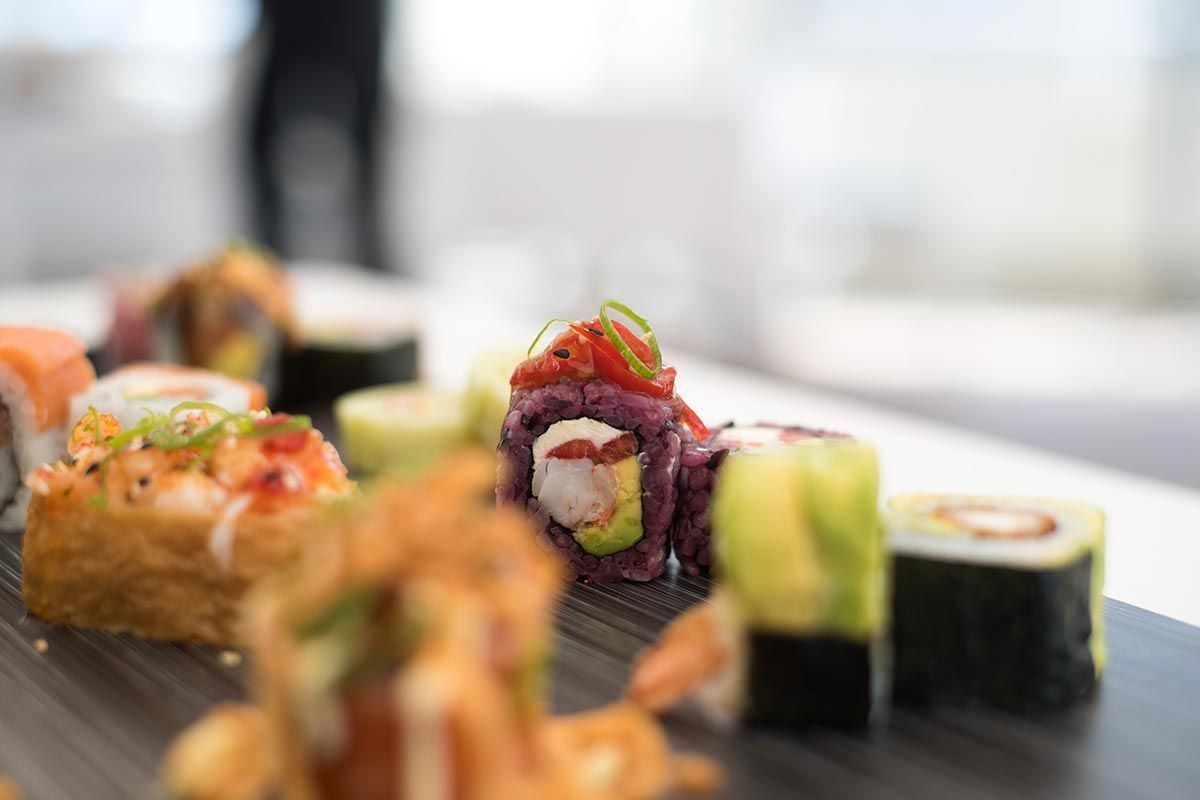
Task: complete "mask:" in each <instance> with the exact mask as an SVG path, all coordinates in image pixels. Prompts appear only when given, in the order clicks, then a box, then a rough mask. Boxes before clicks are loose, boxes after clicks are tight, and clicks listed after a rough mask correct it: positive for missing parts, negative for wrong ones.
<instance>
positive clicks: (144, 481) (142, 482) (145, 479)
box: [138, 475, 150, 489]
mask: <svg viewBox="0 0 1200 800" xmlns="http://www.w3.org/2000/svg"><path fill="white" fill-rule="evenodd" d="M149 485H150V477H149V476H148V475H144V476H142V477H140V478H138V486H141V487H142V488H143V489H144V488H146V487H147V486H149Z"/></svg>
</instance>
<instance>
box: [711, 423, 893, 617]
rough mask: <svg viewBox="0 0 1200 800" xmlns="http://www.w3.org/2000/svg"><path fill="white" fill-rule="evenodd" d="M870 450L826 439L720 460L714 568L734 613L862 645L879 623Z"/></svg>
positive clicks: (881, 584)
mask: <svg viewBox="0 0 1200 800" xmlns="http://www.w3.org/2000/svg"><path fill="white" fill-rule="evenodd" d="M877 497H878V470H877V467H876V461H875V453H874V451H873V450H872V449H871V448H869V447H866V446H864V445H862V444H858V443H856V442H842V441H833V440H822V441H818V442H814V444H812V445H811V446H805V447H797V448H793V449H789V450H785V451H778V452H772V453H747V454H736V455H733V456H731V457H730V458H729V460H728V461H726V462H725V465H724V466H723V467H722V469H721V475H720V478H719V479H718V481H717V488H716V494H715V496H714V498H713V508H712V525H713V538H714V541H715V545H716V549H717V568H718V571H719V573H720V574H721V576H722V577H723V578H724V579H725V581H726V582H727V583H728V584H729V587H730V589H731V590H732V593H733V596H734V598H735V601H736V603H737V605H738V609H739V612H740V615H741V616H742V617H743V618H744V619H745V620H746V621H747V623H749V624H750V625H751V626H752V627H755V628H760V629H766V630H773V631H778V632H781V633H794V634H798V633H810V632H820V633H836V634H839V635H843V636H849V637H853V638H856V639H867V638H869V637H870V636H872V635H874V634H875V633H877V632H878V631H879V630H880V629H881V628H882V625H883V621H884V593H885V588H886V587H885V570H886V560H885V554H884V543H883V535H882V526H881V525H880V521H879V513H878V507H877V504H878V499H877Z"/></svg>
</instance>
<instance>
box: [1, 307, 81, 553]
mask: <svg viewBox="0 0 1200 800" xmlns="http://www.w3.org/2000/svg"><path fill="white" fill-rule="evenodd" d="M86 349H87V348H86V347H85V346H84V344H83V342H81V341H79V340H78V339H76V338H75V337H73V336H70V335H69V334H66V333H61V332H59V331H52V330H43V329H40V328H17V327H8V326H0V530H6V529H19V528H20V527H21V526H22V525H23V524H24V523H25V508H26V505H27V504H28V502H29V493H28V491H27V490H26V489H24V487H23V486H22V481H23V479H24V478H25V477H26V476H28V475H29V474H30V473H32V472H33V471H34V470H35V469H37V468H38V467H39V466H41V465H42V464H44V463H46V462H49V461H55V460H57V459H58V458H59V457H60V456H62V455H63V454H64V453H65V448H66V443H67V434H68V433H69V430H68V428H67V426H68V425H69V423H70V417H69V416H68V414H69V409H70V401H71V396H72V395H74V394H76V393H78V392H82V391H84V390H86V389H87V388H88V387H89V386H91V385H92V381H94V380H95V379H96V373H95V372H94V371H93V369H92V365H91V362H89V361H88V360H87V356H86V354H85V353H86Z"/></svg>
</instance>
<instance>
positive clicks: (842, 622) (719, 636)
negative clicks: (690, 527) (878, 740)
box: [630, 439, 887, 726]
mask: <svg viewBox="0 0 1200 800" xmlns="http://www.w3.org/2000/svg"><path fill="white" fill-rule="evenodd" d="M877 487H878V468H877V465H876V458H875V452H874V450H872V449H871V448H870V447H868V446H866V445H863V444H860V443H857V442H853V441H849V440H838V439H828V440H823V439H810V440H809V441H808V443H807V444H805V445H804V446H800V447H795V448H788V449H782V450H774V451H769V452H760V453H750V452H741V453H734V454H732V455H730V456H729V458H728V460H727V461H726V463H725V465H724V466H723V467H722V473H721V480H720V482H719V484H718V486H717V491H716V496H715V498H714V500H713V510H712V524H713V530H714V533H715V536H716V537H717V538H716V542H717V570H718V574H719V575H720V576H721V578H722V579H723V581H724V586H723V587H722V588H721V589H720V590H718V591H717V592H716V593H715V594H714V597H713V598H712V599H711V600H710V601H708V602H707V603H705V604H702V605H700V606H699V607H697V608H694V609H693V610H692V611H690V612H688V613H687V614H685V615H684V616H683V617H681V618H680V619H679V620H677V621H676V622H675V623H672V626H670V627H669V628H668V630H667V632H666V634H665V635H664V637H663V639H662V640H661V642H660V643H659V644H658V645H656V646H655V647H653V648H651V649H650V650H649V651H647V652H646V653H645V654H643V656H642V657H641V658H640V659H639V661H638V663H637V664H636V665H635V668H634V672H633V677H632V681H631V684H630V696H631V697H632V699H634V700H635V701H637V702H639V703H641V704H643V705H645V706H646V707H648V708H651V709H654V710H663V709H666V708H669V707H671V706H673V705H675V704H676V703H678V702H680V701H681V700H683V699H685V698H688V697H696V698H697V699H699V700H700V701H701V703H702V705H703V706H704V708H705V709H706V710H708V711H710V712H711V713H713V714H714V715H715V716H717V717H718V718H721V719H732V720H736V721H744V722H748V723H757V724H765V725H785V726H795V725H804V724H808V723H819V724H835V725H836V724H846V725H861V724H864V723H866V722H868V721H869V719H870V718H871V717H872V715H873V714H874V713H875V712H876V710H877V709H878V708H879V707H880V706H881V703H880V701H881V699H882V696H881V695H882V692H883V690H884V688H885V684H886V677H887V668H886V654H885V652H884V650H885V648H884V641H883V638H884V633H885V626H886V616H887V608H886V602H885V595H886V559H885V554H884V544H883V535H882V526H881V525H880V520H879V515H878V509H877V502H878V499H877V494H878V488H877Z"/></svg>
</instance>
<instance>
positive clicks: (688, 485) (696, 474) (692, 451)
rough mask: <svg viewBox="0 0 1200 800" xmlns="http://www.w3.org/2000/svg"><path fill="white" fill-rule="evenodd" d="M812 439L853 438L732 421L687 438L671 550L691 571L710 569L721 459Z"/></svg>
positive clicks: (689, 571)
mask: <svg viewBox="0 0 1200 800" xmlns="http://www.w3.org/2000/svg"><path fill="white" fill-rule="evenodd" d="M813 438H822V439H827V438H837V439H845V438H849V437H847V436H846V435H845V434H841V433H834V432H833V431H826V430H820V429H818V428H805V427H802V426H799V425H775V424H771V423H765V422H763V423H759V424H757V425H734V424H732V423H731V424H729V425H726V426H725V427H723V428H719V429H717V430H716V431H714V432H713V435H712V436H711V437H709V438H708V439H706V440H704V441H694V442H693V441H685V442H684V444H683V455H682V459H681V461H682V463H681V465H680V468H679V481H678V484H679V499H678V502H677V503H676V512H675V520H674V521H673V522H672V523H671V549H672V551H673V552H674V553H675V558H677V559H678V560H679V567H680V569H682V570H683V571H684V572H685V573H687V574H688V575H706V574H708V573H709V572H710V571H711V570H712V565H713V543H712V527H711V525H710V524H709V514H710V511H711V509H710V501H711V499H712V493H713V489H714V486H715V484H716V482H717V473H718V472H719V471H720V468H721V464H722V462H724V461H725V458H726V456H728V455H729V453H730V452H733V451H745V452H765V451H768V450H778V449H781V448H787V447H794V446H796V445H797V444H802V443H804V442H806V441H808V440H809V439H813Z"/></svg>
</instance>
